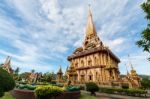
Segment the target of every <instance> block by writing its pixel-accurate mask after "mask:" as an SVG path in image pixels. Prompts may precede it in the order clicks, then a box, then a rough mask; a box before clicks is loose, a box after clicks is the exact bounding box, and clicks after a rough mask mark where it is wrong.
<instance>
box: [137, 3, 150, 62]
mask: <svg viewBox="0 0 150 99" xmlns="http://www.w3.org/2000/svg"><path fill="white" fill-rule="evenodd" d="M141 7H142V9H143V11H144V12H145V13H146V16H145V18H146V19H147V20H148V25H147V28H146V29H145V30H144V31H143V32H142V33H141V39H140V40H139V41H137V42H136V44H137V45H138V46H139V47H141V48H143V51H146V52H148V53H150V0H147V1H146V2H144V3H143V4H142V5H141ZM149 61H150V58H149Z"/></svg>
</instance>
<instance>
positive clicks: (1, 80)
mask: <svg viewBox="0 0 150 99" xmlns="http://www.w3.org/2000/svg"><path fill="white" fill-rule="evenodd" d="M14 87H15V81H14V79H13V77H12V76H11V75H10V74H9V73H8V72H7V71H5V70H3V69H2V68H0V97H1V96H3V95H4V92H7V91H10V90H12V89H13V88H14Z"/></svg>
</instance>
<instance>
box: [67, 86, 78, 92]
mask: <svg viewBox="0 0 150 99" xmlns="http://www.w3.org/2000/svg"><path fill="white" fill-rule="evenodd" d="M66 89H67V91H79V90H80V87H78V86H68V87H67V88H66Z"/></svg>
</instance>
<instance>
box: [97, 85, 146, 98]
mask: <svg viewBox="0 0 150 99" xmlns="http://www.w3.org/2000/svg"><path fill="white" fill-rule="evenodd" d="M99 91H100V92H104V93H109V94H124V95H130V96H142V95H144V96H146V94H147V91H145V90H142V89H122V88H106V87H105V88H102V87H101V88H99Z"/></svg>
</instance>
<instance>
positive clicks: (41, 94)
mask: <svg viewBox="0 0 150 99" xmlns="http://www.w3.org/2000/svg"><path fill="white" fill-rule="evenodd" d="M63 92H64V90H63V89H62V88H60V87H57V86H51V85H48V86H39V87H37V88H36V89H35V93H36V95H37V97H38V98H39V99H45V98H46V97H56V96H59V95H61V94H63Z"/></svg>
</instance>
